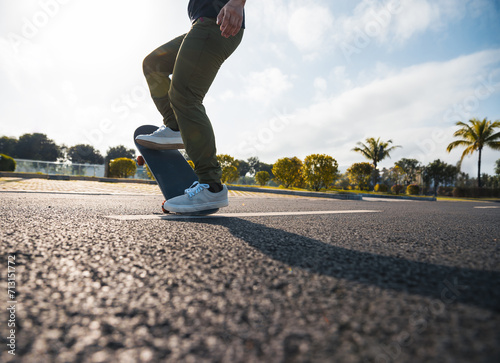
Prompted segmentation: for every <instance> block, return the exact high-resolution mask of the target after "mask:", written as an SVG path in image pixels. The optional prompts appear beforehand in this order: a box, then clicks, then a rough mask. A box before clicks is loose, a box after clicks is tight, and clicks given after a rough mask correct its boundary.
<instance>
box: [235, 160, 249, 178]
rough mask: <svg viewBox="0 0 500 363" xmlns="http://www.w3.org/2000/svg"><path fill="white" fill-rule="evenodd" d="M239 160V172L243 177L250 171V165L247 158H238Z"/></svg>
mask: <svg viewBox="0 0 500 363" xmlns="http://www.w3.org/2000/svg"><path fill="white" fill-rule="evenodd" d="M237 161H238V174H239V175H240V176H241V177H244V176H246V175H247V174H248V172H249V171H250V165H249V164H248V162H246V161H245V160H237Z"/></svg>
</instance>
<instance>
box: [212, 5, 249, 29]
mask: <svg viewBox="0 0 500 363" xmlns="http://www.w3.org/2000/svg"><path fill="white" fill-rule="evenodd" d="M245 3H246V0H229V2H228V3H227V4H226V5H225V6H224V7H223V8H222V9H221V11H220V13H219V16H217V24H219V25H220V30H221V32H222V33H221V34H222V36H223V37H225V38H229V37H231V36H235V35H236V34H238V32H239V31H240V29H241V24H242V23H243V8H244V7H245Z"/></svg>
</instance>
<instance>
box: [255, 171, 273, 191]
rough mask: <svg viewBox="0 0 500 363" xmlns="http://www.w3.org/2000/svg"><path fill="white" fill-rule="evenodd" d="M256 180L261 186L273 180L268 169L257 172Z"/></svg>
mask: <svg viewBox="0 0 500 363" xmlns="http://www.w3.org/2000/svg"><path fill="white" fill-rule="evenodd" d="M255 180H256V181H257V184H259V185H260V186H261V187H263V186H264V185H266V184H267V183H269V181H270V180H271V176H270V175H269V173H268V172H267V171H264V170H262V171H259V172H257V174H255Z"/></svg>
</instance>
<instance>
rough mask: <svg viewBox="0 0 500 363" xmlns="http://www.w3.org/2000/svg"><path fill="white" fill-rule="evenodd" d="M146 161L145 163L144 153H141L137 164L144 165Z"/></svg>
mask: <svg viewBox="0 0 500 363" xmlns="http://www.w3.org/2000/svg"><path fill="white" fill-rule="evenodd" d="M144 163H145V160H144V157H143V156H142V155H139V156H138V157H137V165H139V166H143V165H144Z"/></svg>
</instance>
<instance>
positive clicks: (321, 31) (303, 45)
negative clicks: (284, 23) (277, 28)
mask: <svg viewBox="0 0 500 363" xmlns="http://www.w3.org/2000/svg"><path fill="white" fill-rule="evenodd" d="M332 25H333V15H332V14H331V12H330V10H329V9H328V7H326V6H320V5H316V4H313V5H308V6H302V7H299V8H297V9H295V10H293V11H292V12H291V15H290V19H289V22H288V36H289V37H290V40H291V41H292V42H293V44H295V46H296V47H297V48H299V50H301V51H302V52H304V53H306V54H308V55H311V54H316V53H318V52H319V51H320V50H321V49H322V48H324V47H325V43H326V42H327V39H328V35H329V34H331V32H332Z"/></svg>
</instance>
